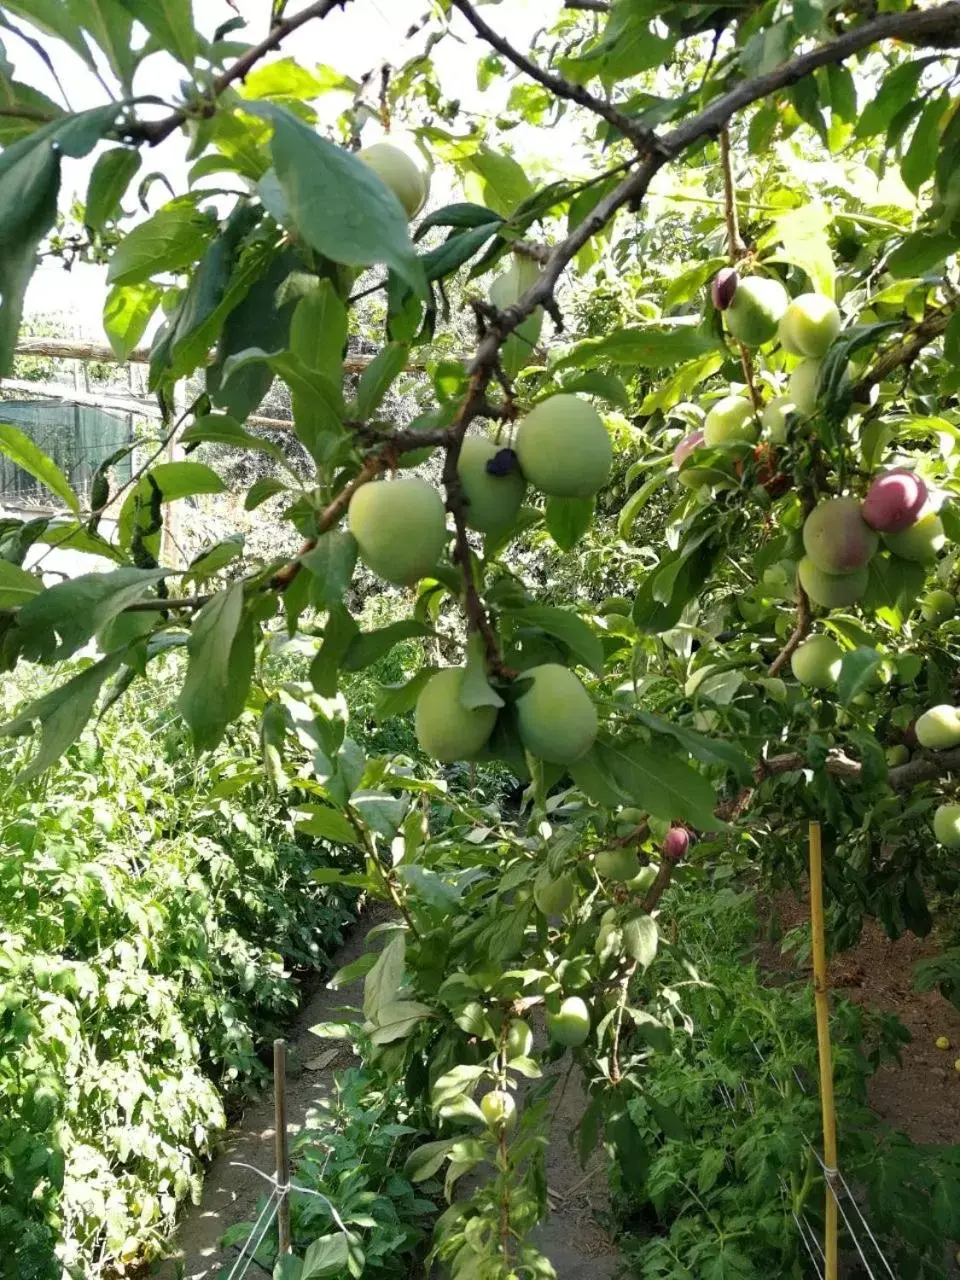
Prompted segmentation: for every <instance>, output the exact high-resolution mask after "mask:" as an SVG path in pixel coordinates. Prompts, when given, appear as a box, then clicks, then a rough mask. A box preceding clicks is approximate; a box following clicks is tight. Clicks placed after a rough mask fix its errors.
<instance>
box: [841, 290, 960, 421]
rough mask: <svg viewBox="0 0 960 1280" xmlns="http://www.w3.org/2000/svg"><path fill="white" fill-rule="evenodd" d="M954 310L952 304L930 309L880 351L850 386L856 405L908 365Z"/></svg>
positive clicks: (945, 322) (941, 328)
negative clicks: (898, 337)
mask: <svg viewBox="0 0 960 1280" xmlns="http://www.w3.org/2000/svg"><path fill="white" fill-rule="evenodd" d="M954 312H955V307H954V306H945V307H941V308H940V309H939V310H937V311H933V312H931V313H930V315H928V316H924V318H923V319H922V320H921V321H920V322H919V323H918V324H916V325H914V327H913V328H912V329H911V330H910V331H909V333H906V334H905V335H904V336H903V337H902V338H901V339H900V340H899V341H898V342H895V343H893V344H892V345H891V346H889V347H887V348H886V349H885V350H884V351H881V352H880V354H879V356H878V357H877V359H876V360H875V361H874V363H873V364H872V365H871V367H870V368H869V369H868V370H867V371H866V373H865V374H864V375H863V377H862V378H861V379H860V380H859V382H857V383H856V385H855V386H854V388H853V398H854V400H855V401H856V403H857V404H866V403H867V401H868V400H869V395H870V391H871V389H872V388H873V387H875V386H878V385H879V384H880V383H881V382H883V381H884V379H886V378H889V377H890V374H891V373H893V371H894V370H895V369H898V368H900V366H901V365H905V364H906V365H909V364H911V363H912V362H913V361H914V360H916V358H917V356H918V355H919V354H920V352H921V351H922V350H923V348H924V347H925V346H927V345H928V344H929V343H931V342H933V340H934V338H938V337H939V336H940V334H941V333H943V331H944V330H945V329H946V327H947V325H948V324H949V323H950V320H951V319H952V317H953V315H954Z"/></svg>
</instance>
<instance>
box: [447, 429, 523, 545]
mask: <svg viewBox="0 0 960 1280" xmlns="http://www.w3.org/2000/svg"><path fill="white" fill-rule="evenodd" d="M503 452H504V450H503V449H502V448H501V446H500V445H498V444H494V442H493V441H492V440H490V439H488V438H487V437H486V436H466V437H465V439H464V441H463V445H462V447H461V449H460V459H459V461H458V463H457V474H458V475H459V477H460V484H461V486H462V488H463V496H464V498H466V506H465V508H464V518H465V519H466V522H467V524H468V525H469V526H470V528H471V529H478V530H480V532H481V533H502V532H504V530H506V529H509V528H510V526H511V525H512V524H513V522H514V521H515V520H516V518H517V513H518V512H519V510H520V507H521V505H522V504H523V495H524V493H525V492H526V488H527V486H526V484H525V482H524V479H523V476H522V475H521V474H520V469H519V467H518V466H517V465H514V466H513V468H512V469H511V470H509V471H507V472H506V474H503V475H495V474H492V473H491V472H490V471H489V470H488V467H487V464H488V463H490V462H492V461H493V459H494V458H498V459H499V457H500V455H501V454H503Z"/></svg>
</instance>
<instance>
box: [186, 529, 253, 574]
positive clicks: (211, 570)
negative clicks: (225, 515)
mask: <svg viewBox="0 0 960 1280" xmlns="http://www.w3.org/2000/svg"><path fill="white" fill-rule="evenodd" d="M243 544H244V536H243V534H242V533H235V534H232V535H231V536H230V537H229V538H224V539H223V541H222V542H217V543H215V544H214V545H213V546H212V547H208V548H207V549H206V550H205V551H201V552H200V554H199V555H197V556H194V558H193V559H192V560H191V561H190V567H189V569H188V570H187V573H186V577H187V578H193V579H194V581H196V582H203V581H204V580H205V579H206V578H212V577H213V575H214V574H215V573H219V572H220V570H221V569H223V568H225V567H226V566H227V565H228V564H232V562H233V561H234V560H236V559H237V558H238V557H239V556H241V555H243Z"/></svg>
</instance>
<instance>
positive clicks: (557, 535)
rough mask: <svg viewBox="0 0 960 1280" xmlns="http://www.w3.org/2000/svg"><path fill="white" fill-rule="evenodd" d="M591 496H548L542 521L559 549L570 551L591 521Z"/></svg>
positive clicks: (593, 502)
mask: <svg viewBox="0 0 960 1280" xmlns="http://www.w3.org/2000/svg"><path fill="white" fill-rule="evenodd" d="M595 506H596V502H595V500H594V499H593V498H548V499H547V506H546V513H545V517H544V523H545V524H546V526H547V529H548V531H549V533H550V536H551V538H553V540H554V542H555V543H556V544H557V546H558V547H559V548H560V550H561V551H571V550H572V549H573V548H574V547H575V546H576V545H577V543H578V542H579V541H580V539H581V538H582V537H583V535H584V534H585V533H586V532H587V530H588V529H589V528H590V526H591V524H592V523H593V512H594V508H595Z"/></svg>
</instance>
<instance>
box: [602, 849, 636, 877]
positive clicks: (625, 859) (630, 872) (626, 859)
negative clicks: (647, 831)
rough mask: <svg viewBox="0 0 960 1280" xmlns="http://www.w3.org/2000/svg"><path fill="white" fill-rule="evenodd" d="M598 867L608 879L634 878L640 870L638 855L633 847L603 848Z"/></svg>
mask: <svg viewBox="0 0 960 1280" xmlns="http://www.w3.org/2000/svg"><path fill="white" fill-rule="evenodd" d="M596 868H597V871H598V872H599V873H600V875H602V876H605V877H606V878H607V879H608V880H633V879H634V878H635V877H636V876H637V875H638V874H639V872H640V864H639V863H638V862H637V855H636V854H635V853H634V852H633V850H632V849H627V848H622V849H601V850H600V852H599V853H598V854H597V857H596Z"/></svg>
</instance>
